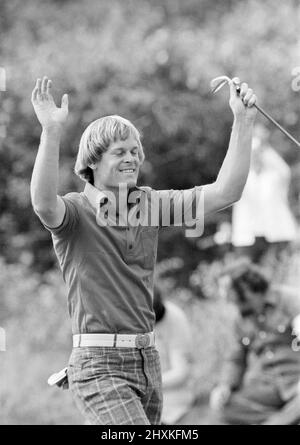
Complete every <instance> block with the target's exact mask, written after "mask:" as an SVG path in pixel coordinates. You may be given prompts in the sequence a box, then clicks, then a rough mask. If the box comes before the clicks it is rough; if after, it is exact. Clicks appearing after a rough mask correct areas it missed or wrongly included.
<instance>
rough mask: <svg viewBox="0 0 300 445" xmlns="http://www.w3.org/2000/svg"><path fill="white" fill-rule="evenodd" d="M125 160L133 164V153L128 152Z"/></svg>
mask: <svg viewBox="0 0 300 445" xmlns="http://www.w3.org/2000/svg"><path fill="white" fill-rule="evenodd" d="M123 160H124V162H131V161H133V160H134V156H133V155H132V153H131V151H127V152H126V153H125V156H124V159H123Z"/></svg>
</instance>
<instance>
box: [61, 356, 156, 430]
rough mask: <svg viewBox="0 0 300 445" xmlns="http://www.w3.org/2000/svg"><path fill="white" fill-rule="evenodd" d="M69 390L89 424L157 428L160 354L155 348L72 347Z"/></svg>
mask: <svg viewBox="0 0 300 445" xmlns="http://www.w3.org/2000/svg"><path fill="white" fill-rule="evenodd" d="M68 380H69V388H70V390H71V392H72V394H73V397H74V399H75V403H76V405H77V407H78V408H79V410H80V412H81V413H82V415H83V416H84V417H85V419H86V420H87V421H88V423H89V424H91V425H150V424H152V425H157V424H159V423H160V417H161V410H162V382H161V369H160V361H159V355H158V352H157V350H156V349H155V348H153V347H150V348H146V349H137V348H113V347H80V348H74V349H73V350H72V354H71V357H70V360H69V366H68Z"/></svg>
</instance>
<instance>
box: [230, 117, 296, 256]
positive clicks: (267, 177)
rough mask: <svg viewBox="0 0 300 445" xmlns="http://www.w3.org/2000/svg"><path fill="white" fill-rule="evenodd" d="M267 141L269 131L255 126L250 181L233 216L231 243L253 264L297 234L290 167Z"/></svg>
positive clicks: (292, 239)
mask: <svg viewBox="0 0 300 445" xmlns="http://www.w3.org/2000/svg"><path fill="white" fill-rule="evenodd" d="M268 140H269V131H268V130H267V129H266V128H265V127H263V126H262V125H256V126H255V129H254V135H253V143H252V159H251V167H250V172H249V176H248V180H247V183H246V186H245V189H244V192H243V195H242V198H241V199H240V201H238V202H237V203H236V204H235V205H234V207H233V214H232V244H233V245H234V246H235V247H237V248H238V249H237V250H238V251H240V252H241V253H244V254H248V255H250V256H251V258H252V259H253V261H254V262H257V261H259V260H260V259H261V257H262V255H263V253H264V252H265V251H266V249H267V248H268V247H270V245H271V246H272V247H274V248H275V250H276V252H277V253H278V252H280V250H281V248H282V247H283V246H285V245H286V244H287V243H289V242H290V241H294V240H295V239H296V235H297V226H296V221H295V218H294V216H293V214H292V212H291V210H290V208H289V203H288V191H289V186H290V177H291V173H290V168H289V166H288V165H287V164H286V162H285V161H284V160H283V159H282V158H281V156H280V155H279V154H278V153H277V152H276V151H275V150H274V149H273V148H272V147H271V146H270V145H269V142H268Z"/></svg>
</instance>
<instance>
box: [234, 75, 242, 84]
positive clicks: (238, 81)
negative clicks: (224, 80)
mask: <svg viewBox="0 0 300 445" xmlns="http://www.w3.org/2000/svg"><path fill="white" fill-rule="evenodd" d="M232 82H233V83H234V84H235V85H240V83H241V81H240V78H239V77H234V78H233V79H232Z"/></svg>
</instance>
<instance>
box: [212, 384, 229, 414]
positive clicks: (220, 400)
mask: <svg viewBox="0 0 300 445" xmlns="http://www.w3.org/2000/svg"><path fill="white" fill-rule="evenodd" d="M230 396H231V389H230V387H229V386H228V385H219V386H217V387H216V388H214V389H213V390H212V392H211V394H210V399H209V405H210V407H211V409H212V410H214V411H221V410H222V408H224V406H225V405H226V403H227V402H228V400H229V398H230Z"/></svg>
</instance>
